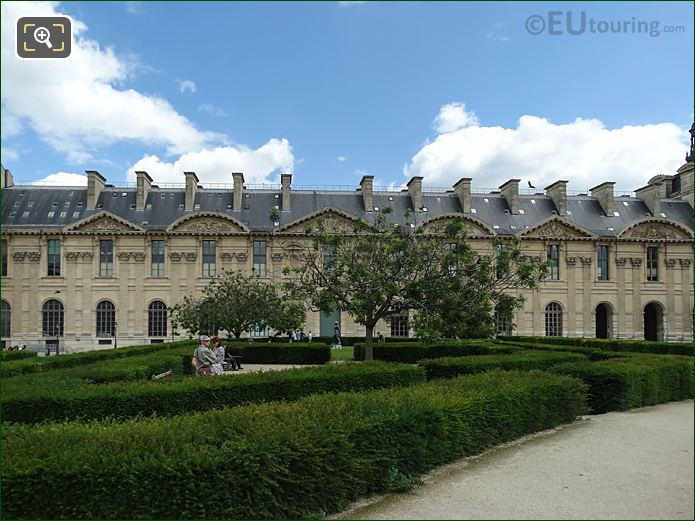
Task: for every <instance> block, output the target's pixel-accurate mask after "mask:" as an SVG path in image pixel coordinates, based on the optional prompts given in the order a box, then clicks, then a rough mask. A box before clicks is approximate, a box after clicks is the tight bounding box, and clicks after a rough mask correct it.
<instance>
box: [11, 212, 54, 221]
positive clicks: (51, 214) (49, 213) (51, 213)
mask: <svg viewBox="0 0 695 521" xmlns="http://www.w3.org/2000/svg"><path fill="white" fill-rule="evenodd" d="M55 214H56V213H55V212H54V211H53V210H51V211H50V212H48V218H49V219H50V218H51V217H53V216H54V215H55ZM10 217H12V214H10Z"/></svg>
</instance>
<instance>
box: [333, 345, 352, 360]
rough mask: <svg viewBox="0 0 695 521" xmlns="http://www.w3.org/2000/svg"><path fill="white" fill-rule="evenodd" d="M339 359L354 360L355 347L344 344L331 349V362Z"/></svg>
mask: <svg viewBox="0 0 695 521" xmlns="http://www.w3.org/2000/svg"><path fill="white" fill-rule="evenodd" d="M337 360H354V348H353V347H352V346H343V347H340V348H338V349H331V362H335V361H337Z"/></svg>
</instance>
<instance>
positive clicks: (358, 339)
mask: <svg viewBox="0 0 695 521" xmlns="http://www.w3.org/2000/svg"><path fill="white" fill-rule="evenodd" d="M385 340H386V342H398V343H403V342H418V341H419V340H418V339H417V338H402V337H385ZM270 341H271V342H273V343H275V342H279V343H287V335H285V336H279V337H271V338H270ZM315 342H319V343H321V344H328V345H330V344H332V343H333V337H332V336H315V337H313V338H312V343H315ZM340 342H341V345H342V346H344V347H348V346H354V345H355V344H356V343H364V337H363V336H341V337H340ZM374 342H376V337H375V338H374Z"/></svg>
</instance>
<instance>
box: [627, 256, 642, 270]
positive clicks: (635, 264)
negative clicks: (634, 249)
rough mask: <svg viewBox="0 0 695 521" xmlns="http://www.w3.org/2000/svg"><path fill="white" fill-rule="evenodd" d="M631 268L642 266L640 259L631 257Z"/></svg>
mask: <svg viewBox="0 0 695 521" xmlns="http://www.w3.org/2000/svg"><path fill="white" fill-rule="evenodd" d="M630 262H631V263H632V267H633V268H639V267H640V266H641V265H642V257H632V258H630Z"/></svg>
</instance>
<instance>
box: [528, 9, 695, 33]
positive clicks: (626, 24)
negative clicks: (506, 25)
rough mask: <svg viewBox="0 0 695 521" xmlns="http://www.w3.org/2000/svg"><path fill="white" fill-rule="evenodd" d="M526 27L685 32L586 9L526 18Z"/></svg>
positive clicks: (681, 28)
mask: <svg viewBox="0 0 695 521" xmlns="http://www.w3.org/2000/svg"><path fill="white" fill-rule="evenodd" d="M525 26H526V31H527V32H528V33H529V34H532V35H534V36H539V35H542V34H546V35H548V36H564V35H570V36H581V35H583V34H644V35H646V36H651V37H652V38H656V37H657V36H660V35H661V34H664V33H684V32H685V27H684V26H682V25H661V22H659V21H658V20H651V21H647V20H637V19H636V18H635V17H634V16H633V17H632V18H630V19H629V20H596V19H594V18H592V17H590V16H588V15H587V12H586V11H580V12H578V13H577V12H573V11H548V12H547V13H546V14H544V15H540V14H532V15H531V16H529V17H528V18H527V19H526V24H525Z"/></svg>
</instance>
